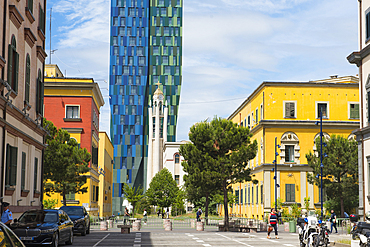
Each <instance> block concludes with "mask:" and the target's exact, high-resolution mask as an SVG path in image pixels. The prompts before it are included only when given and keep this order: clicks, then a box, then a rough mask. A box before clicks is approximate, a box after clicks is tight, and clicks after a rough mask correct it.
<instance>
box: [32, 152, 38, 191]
mask: <svg viewBox="0 0 370 247" xmlns="http://www.w3.org/2000/svg"><path fill="white" fill-rule="evenodd" d="M38 163H39V159H38V158H35V168H34V170H33V191H36V190H37V172H38V167H39V164H38Z"/></svg>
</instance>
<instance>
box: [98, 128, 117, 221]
mask: <svg viewBox="0 0 370 247" xmlns="http://www.w3.org/2000/svg"><path fill="white" fill-rule="evenodd" d="M98 172H99V190H100V191H99V198H98V202H99V216H100V217H105V216H111V215H112V180H113V145H112V142H111V141H110V139H109V137H108V135H107V133H106V132H100V133H99V167H98Z"/></svg>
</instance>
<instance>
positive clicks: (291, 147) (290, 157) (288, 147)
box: [285, 145, 294, 162]
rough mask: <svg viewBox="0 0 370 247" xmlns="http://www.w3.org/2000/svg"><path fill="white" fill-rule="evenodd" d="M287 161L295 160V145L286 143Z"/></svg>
mask: <svg viewBox="0 0 370 247" xmlns="http://www.w3.org/2000/svg"><path fill="white" fill-rule="evenodd" d="M285 162H294V145H285Z"/></svg>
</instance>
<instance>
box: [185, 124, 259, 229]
mask: <svg viewBox="0 0 370 247" xmlns="http://www.w3.org/2000/svg"><path fill="white" fill-rule="evenodd" d="M251 137H252V134H251V133H250V131H249V129H248V128H246V127H238V125H237V124H235V123H233V122H232V121H230V120H226V119H221V118H217V117H215V118H214V119H213V120H212V121H211V122H207V121H204V122H201V123H198V124H195V125H193V126H192V127H191V128H190V133H189V139H190V140H191V141H192V143H193V145H194V146H195V147H196V149H195V148H193V149H192V150H193V151H194V150H199V151H200V153H199V155H198V151H196V152H195V151H194V152H193V153H194V154H196V157H198V158H199V156H202V158H201V161H202V162H204V170H206V171H207V173H203V174H206V175H207V176H206V177H204V178H203V181H204V182H207V181H208V180H213V181H217V183H216V184H220V187H219V190H221V191H222V192H223V197H224V203H223V204H224V211H225V213H224V215H225V218H224V224H225V230H226V231H228V230H229V212H228V207H227V205H228V204H229V203H228V192H229V186H230V185H231V184H234V183H238V182H243V181H252V176H251V170H250V169H249V168H247V163H248V161H249V160H251V159H253V158H254V157H256V153H257V141H254V142H253V143H252V142H251ZM184 157H185V156H184ZM190 158H191V157H190ZM185 159H186V158H185ZM187 162H188V163H189V160H187ZM197 163H198V162H197V161H196V160H195V161H194V162H191V164H194V165H197ZM191 164H190V165H191ZM253 182H257V181H256V180H253ZM201 187H203V185H201Z"/></svg>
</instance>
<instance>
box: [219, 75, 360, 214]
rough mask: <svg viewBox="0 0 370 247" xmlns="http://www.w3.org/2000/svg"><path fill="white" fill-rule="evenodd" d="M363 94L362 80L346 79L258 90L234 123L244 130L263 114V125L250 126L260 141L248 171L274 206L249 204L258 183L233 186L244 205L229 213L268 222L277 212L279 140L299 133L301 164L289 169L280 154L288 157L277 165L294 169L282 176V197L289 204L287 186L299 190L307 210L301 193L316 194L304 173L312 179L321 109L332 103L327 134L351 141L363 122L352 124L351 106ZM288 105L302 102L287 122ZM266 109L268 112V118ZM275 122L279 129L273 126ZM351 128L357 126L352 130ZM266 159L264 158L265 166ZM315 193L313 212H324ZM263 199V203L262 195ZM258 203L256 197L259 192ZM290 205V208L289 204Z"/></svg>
mask: <svg viewBox="0 0 370 247" xmlns="http://www.w3.org/2000/svg"><path fill="white" fill-rule="evenodd" d="M358 91H359V90H358V79H357V78H355V77H341V78H335V79H328V80H322V81H317V82H312V83H303V84H297V83H296V85H295V84H294V83H284V84H282V83H265V84H262V85H261V86H260V87H258V88H257V89H256V91H255V92H253V93H252V95H251V96H249V98H248V99H247V100H246V101H245V102H244V103H243V104H242V105H241V106H239V107H238V109H237V110H236V111H235V112H234V113H232V115H231V116H230V117H229V119H230V120H232V121H233V122H235V123H237V124H239V125H242V126H243V127H245V126H248V115H249V116H251V115H252V113H253V118H254V119H255V120H256V118H255V116H256V109H258V121H255V122H252V121H251V126H250V129H251V132H252V134H253V137H252V140H257V142H258V157H256V158H254V159H253V161H250V162H249V164H248V167H249V168H251V169H252V174H254V175H255V176H254V178H255V179H257V180H258V181H259V184H258V187H259V188H260V185H261V184H263V186H264V196H265V192H266V190H270V202H271V205H264V204H263V203H261V199H260V198H259V200H258V204H256V203H255V202H256V198H254V204H253V205H252V203H250V204H248V203H245V200H246V198H245V188H247V189H248V185H250V186H251V184H252V183H251V182H248V183H241V184H240V183H237V184H233V185H232V188H233V191H235V190H238V188H239V189H243V193H244V195H243V204H241V203H239V204H236V205H233V207H230V208H229V213H230V214H231V215H235V216H242V217H248V218H258V219H262V216H263V215H264V212H268V211H269V210H270V208H271V207H272V206H273V203H274V201H275V199H274V198H275V180H274V179H273V177H274V175H275V174H274V172H273V171H271V169H272V168H273V167H274V166H273V165H272V164H273V161H274V159H275V151H274V150H275V137H277V142H278V144H280V143H281V138H282V136H283V134H284V133H286V132H293V133H294V134H295V135H297V137H298V139H299V142H298V145H299V148H300V150H299V158H298V162H295V163H285V159H284V160H280V154H281V155H282V152H281V151H280V150H279V149H278V153H279V155H278V158H277V163H278V164H280V163H285V164H288V165H286V166H285V169H284V170H281V171H280V176H279V179H280V194H279V196H278V197H280V198H281V199H282V200H283V201H284V202H285V200H286V198H285V197H286V193H285V192H286V191H285V188H286V187H285V185H286V184H295V201H296V202H297V203H302V206H303V202H302V198H301V192H302V190H304V191H303V192H305V194H306V195H307V196H308V195H309V193H308V192H309V190H310V189H309V186H311V188H312V185H309V183H308V182H307V179H306V181H305V184H301V172H306V173H307V172H309V171H310V169H309V168H308V166H307V165H306V164H307V159H306V157H305V154H307V153H308V152H309V151H312V150H313V147H314V138H315V136H316V135H317V134H318V133H319V132H320V129H319V126H317V125H315V124H314V122H315V121H317V120H318V119H317V117H316V116H317V107H316V103H317V102H328V104H329V107H328V112H329V118H328V119H323V132H325V133H327V134H329V135H330V136H331V135H333V134H336V135H342V136H344V137H346V138H348V137H349V135H350V134H351V132H352V131H353V130H354V129H356V128H358V127H359V119H351V118H350V117H349V103H358V102H359V95H358ZM285 101H295V102H296V108H295V110H296V117H295V118H285V117H284V116H285V114H284V104H285ZM261 105H262V109H263V112H262V116H261ZM261 117H262V120H270V122H267V121H263V122H262V123H260V121H261ZM245 120H246V121H245ZM271 120H272V121H271ZM275 121H276V122H275ZM279 121H280V122H279ZM284 121H289V122H291V123H292V124H293V125H287V123H284ZM298 121H300V122H298ZM310 121H311V122H310ZM325 121H330V122H334V121H335V122H336V125H333V124H330V123H329V122H328V123H325ZM271 122H275V123H274V124H271ZM303 122H305V123H303ZM307 122H309V123H307ZM351 122H352V123H353V124H347V123H351ZM245 123H246V124H245ZM261 155H262V156H263V157H262V159H263V160H262V161H263V162H262V164H261ZM257 158H258V161H257ZM283 158H284V157H283ZM289 164H291V165H292V168H289ZM267 171H269V172H270V181H269V183H270V186H269V187H268V188H266V187H265V184H266V183H267V181H264V173H265V172H267ZM278 171H279V166H278ZM303 174H304V173H303ZM254 188H255V185H254ZM311 190H312V191H313V192H312V193H313V196H310V199H311V209H314V208H319V206H318V205H315V203H316V204H317V203H318V202H319V191H318V187H317V186H313V188H312V189H311ZM239 194H240V192H239ZM258 196H259V197H261V195H260V191H259V193H258ZM239 197H240V195H239ZM254 197H256V193H255V191H254ZM286 205H287V206H288V205H289V204H286ZM219 213H220V214H221V215H222V214H223V206H221V207H219Z"/></svg>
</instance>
